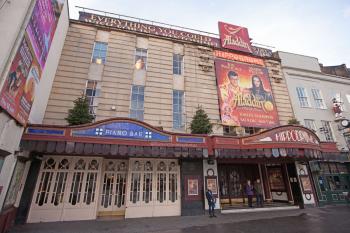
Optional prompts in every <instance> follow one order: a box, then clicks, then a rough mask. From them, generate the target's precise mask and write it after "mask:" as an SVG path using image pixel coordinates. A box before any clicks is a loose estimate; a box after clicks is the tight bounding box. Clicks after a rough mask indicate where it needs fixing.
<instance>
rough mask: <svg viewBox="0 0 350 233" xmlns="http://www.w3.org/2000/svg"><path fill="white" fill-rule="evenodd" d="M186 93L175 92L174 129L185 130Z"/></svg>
mask: <svg viewBox="0 0 350 233" xmlns="http://www.w3.org/2000/svg"><path fill="white" fill-rule="evenodd" d="M183 115H184V92H183V91H177V90H174V91H173V128H174V129H184V128H185V119H184V116H183Z"/></svg>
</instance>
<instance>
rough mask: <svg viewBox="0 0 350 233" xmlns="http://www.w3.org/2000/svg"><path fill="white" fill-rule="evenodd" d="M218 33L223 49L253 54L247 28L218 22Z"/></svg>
mask: <svg viewBox="0 0 350 233" xmlns="http://www.w3.org/2000/svg"><path fill="white" fill-rule="evenodd" d="M219 33H220V41H221V46H222V47H223V48H227V49H232V50H238V51H243V52H247V53H253V50H252V47H251V43H250V38H249V34H248V29H247V28H245V27H240V26H236V25H232V24H228V23H223V22H219Z"/></svg>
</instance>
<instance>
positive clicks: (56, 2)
mask: <svg viewBox="0 0 350 233" xmlns="http://www.w3.org/2000/svg"><path fill="white" fill-rule="evenodd" d="M63 4H64V0H52V1H51V0H38V1H37V2H36V4H35V6H34V9H33V13H32V15H31V18H30V20H29V23H28V25H27V27H26V30H25V34H24V37H23V39H22V42H21V44H20V46H19V48H18V50H17V52H16V55H15V57H14V59H13V60H12V62H11V66H10V70H9V72H8V74H7V75H6V79H5V82H4V85H3V87H2V90H1V93H0V106H1V107H2V108H3V109H4V110H6V111H7V112H8V113H9V114H10V115H11V116H12V117H13V118H15V119H16V120H17V121H18V122H19V123H21V124H22V125H25V124H26V123H27V120H28V117H29V113H30V110H31V107H32V104H33V101H34V97H35V92H36V89H37V87H38V85H39V82H40V79H41V74H42V70H43V69H44V67H45V63H46V59H47V55H48V52H49V49H50V46H51V42H52V39H53V36H54V33H55V30H56V26H57V22H58V19H59V16H60V14H61V11H62V8H63Z"/></svg>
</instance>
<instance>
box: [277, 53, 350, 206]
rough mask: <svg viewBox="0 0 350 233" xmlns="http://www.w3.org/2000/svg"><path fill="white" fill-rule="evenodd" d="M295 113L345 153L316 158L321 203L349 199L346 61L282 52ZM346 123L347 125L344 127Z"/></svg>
mask: <svg viewBox="0 0 350 233" xmlns="http://www.w3.org/2000/svg"><path fill="white" fill-rule="evenodd" d="M278 56H279V58H281V61H282V68H283V74H284V77H285V78H286V81H287V87H288V91H289V95H290V97H291V102H292V106H293V110H294V113H295V117H296V118H297V120H298V121H300V123H301V124H302V125H304V126H305V127H307V128H309V129H311V130H312V131H314V132H315V133H316V134H317V135H318V137H319V138H320V139H321V140H322V141H329V142H336V144H337V147H338V149H339V151H341V152H342V155H341V156H339V157H337V158H329V159H327V161H323V162H322V161H318V162H312V163H311V168H312V170H313V177H314V183H315V186H316V188H317V194H318V200H319V202H320V204H327V203H337V202H345V201H346V194H347V192H348V191H349V188H350V183H349V181H350V176H349V170H348V169H349V167H348V163H347V162H349V160H348V155H349V141H350V135H349V132H350V131H349V128H348V121H349V120H350V113H349V110H350V77H349V71H348V69H347V68H346V66H345V65H342V66H334V67H325V66H323V65H320V64H319V61H318V59H317V58H314V57H309V56H303V55H298V54H292V53H287V52H278ZM344 126H346V127H344Z"/></svg>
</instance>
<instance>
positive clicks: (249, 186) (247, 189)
mask: <svg viewBox="0 0 350 233" xmlns="http://www.w3.org/2000/svg"><path fill="white" fill-rule="evenodd" d="M253 190H254V187H253V185H252V184H251V183H250V180H247V185H246V186H245V193H246V194H247V196H248V206H249V207H253V196H254V191H253Z"/></svg>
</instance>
